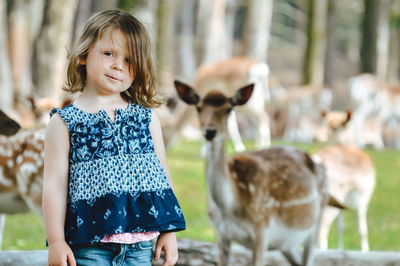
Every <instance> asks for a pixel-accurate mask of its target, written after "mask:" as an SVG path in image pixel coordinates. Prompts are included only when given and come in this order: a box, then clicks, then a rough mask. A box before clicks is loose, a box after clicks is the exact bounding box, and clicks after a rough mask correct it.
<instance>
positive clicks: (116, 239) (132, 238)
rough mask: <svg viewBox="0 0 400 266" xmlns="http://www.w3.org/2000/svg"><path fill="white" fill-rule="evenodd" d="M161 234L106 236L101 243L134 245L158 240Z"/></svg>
mask: <svg viewBox="0 0 400 266" xmlns="http://www.w3.org/2000/svg"><path fill="white" fill-rule="evenodd" d="M159 235H160V232H141V233H122V234H111V235H106V236H105V237H104V238H103V239H102V240H100V242H102V243H120V244H133V243H137V242H141V241H148V240H152V239H153V238H156V237H157V236H159Z"/></svg>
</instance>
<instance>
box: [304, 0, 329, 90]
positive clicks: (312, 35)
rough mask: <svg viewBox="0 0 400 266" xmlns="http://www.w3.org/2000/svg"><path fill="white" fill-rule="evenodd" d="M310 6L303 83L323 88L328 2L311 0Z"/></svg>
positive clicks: (325, 0)
mask: <svg viewBox="0 0 400 266" xmlns="http://www.w3.org/2000/svg"><path fill="white" fill-rule="evenodd" d="M308 4H309V6H308V18H307V46H306V53H305V60H304V74H303V83H304V84H309V85H312V86H322V85H323V81H324V65H325V64H324V62H325V50H326V15H327V0H309V1H308Z"/></svg>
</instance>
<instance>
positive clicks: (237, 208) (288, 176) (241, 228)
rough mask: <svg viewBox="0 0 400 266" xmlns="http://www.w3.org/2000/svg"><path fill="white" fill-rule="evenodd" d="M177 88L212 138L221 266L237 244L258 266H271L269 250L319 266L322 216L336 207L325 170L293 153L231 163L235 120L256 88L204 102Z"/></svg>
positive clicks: (241, 156) (210, 181) (212, 207)
mask: <svg viewBox="0 0 400 266" xmlns="http://www.w3.org/2000/svg"><path fill="white" fill-rule="evenodd" d="M175 87H176V90H177V92H178V95H179V96H180V98H181V99H182V100H183V101H184V102H186V103H187V104H189V105H195V106H196V108H197V112H198V117H199V121H200V127H201V130H202V132H203V134H204V137H205V138H206V140H207V142H206V179H207V188H208V214H209V216H210V218H211V220H212V222H213V224H214V226H215V229H216V233H217V239H218V247H219V265H232V264H230V263H229V262H228V260H229V253H230V245H231V242H233V241H235V242H237V243H239V244H241V245H243V246H245V247H247V248H249V249H251V250H252V251H253V261H252V263H253V265H255V266H261V265H264V262H263V254H264V251H266V250H268V249H278V250H280V251H281V252H282V254H283V255H284V256H285V257H286V259H287V260H288V261H289V262H290V264H291V265H312V263H313V250H314V245H315V242H316V238H317V232H318V227H319V222H320V216H321V210H322V207H323V206H324V205H325V204H326V203H327V201H328V194H327V193H326V190H327V188H326V180H325V176H324V168H323V166H322V165H321V164H316V163H314V161H313V160H312V159H311V158H310V157H309V155H308V154H307V153H305V152H303V151H301V150H298V149H296V148H292V147H272V148H269V149H261V150H257V151H248V152H242V153H238V154H235V155H233V156H231V157H228V158H227V156H226V154H225V149H226V138H227V134H228V132H227V120H228V117H229V115H230V113H231V112H232V109H233V108H234V107H235V106H240V105H244V104H245V103H246V102H247V101H248V100H249V98H250V96H251V94H252V92H253V89H254V86H253V85H248V86H245V87H243V88H241V89H239V90H238V91H237V92H236V94H234V96H232V97H227V96H225V94H223V93H221V92H220V91H216V90H214V91H210V92H209V93H208V94H206V95H205V96H204V97H200V96H199V95H198V94H197V93H196V92H195V90H194V89H192V88H191V87H190V86H188V85H186V84H184V83H181V82H179V81H175ZM298 244H302V249H303V250H302V252H300V249H299V248H298ZM300 254H302V255H301V256H300Z"/></svg>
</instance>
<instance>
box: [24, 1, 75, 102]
mask: <svg viewBox="0 0 400 266" xmlns="http://www.w3.org/2000/svg"><path fill="white" fill-rule="evenodd" d="M76 6H77V0H59V1H50V0H47V1H46V5H45V12H44V19H43V24H42V28H41V31H40V34H39V36H38V38H37V39H36V43H35V47H34V49H35V50H34V57H33V64H32V73H33V83H34V85H35V89H36V90H37V93H38V94H39V96H41V97H44V96H48V97H55V98H58V96H59V95H60V94H61V90H60V88H61V87H62V85H63V83H64V79H65V67H66V56H67V53H66V52H67V51H66V48H67V47H69V46H70V42H71V35H72V26H73V25H72V24H73V18H74V14H75V10H76Z"/></svg>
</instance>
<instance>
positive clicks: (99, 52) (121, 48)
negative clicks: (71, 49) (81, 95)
mask: <svg viewBox="0 0 400 266" xmlns="http://www.w3.org/2000/svg"><path fill="white" fill-rule="evenodd" d="M80 64H81V65H86V79H87V80H86V86H85V90H87V89H94V90H95V91H96V92H97V93H98V94H100V95H111V94H116V93H120V92H123V91H125V90H127V89H128V88H129V87H130V86H131V84H132V82H133V79H134V74H133V72H134V71H133V66H132V64H131V63H130V62H129V50H128V45H127V41H126V38H125V35H124V33H122V32H121V31H120V30H115V29H107V30H105V32H104V33H103V34H102V36H101V38H100V39H99V40H98V41H97V42H95V43H94V45H92V46H91V47H90V48H89V51H88V55H87V57H86V58H83V59H81V60H80Z"/></svg>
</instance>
